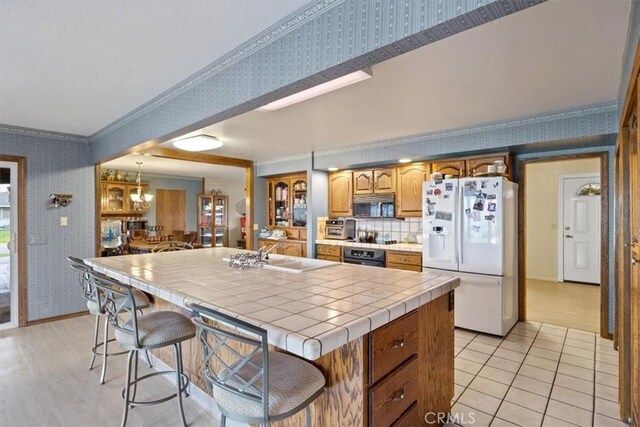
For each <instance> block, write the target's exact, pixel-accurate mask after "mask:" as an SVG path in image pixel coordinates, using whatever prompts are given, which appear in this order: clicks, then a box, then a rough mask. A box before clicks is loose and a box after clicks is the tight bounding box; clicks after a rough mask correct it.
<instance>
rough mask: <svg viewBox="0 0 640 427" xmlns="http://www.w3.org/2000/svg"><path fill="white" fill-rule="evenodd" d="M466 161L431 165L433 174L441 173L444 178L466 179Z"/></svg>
mask: <svg viewBox="0 0 640 427" xmlns="http://www.w3.org/2000/svg"><path fill="white" fill-rule="evenodd" d="M465 163H466V162H465V160H464V159H452V160H438V161H437V162H433V163H431V171H432V172H434V173H435V172H440V173H441V174H442V176H444V175H452V176H453V177H454V178H464V177H465V176H467V169H466V164H465Z"/></svg>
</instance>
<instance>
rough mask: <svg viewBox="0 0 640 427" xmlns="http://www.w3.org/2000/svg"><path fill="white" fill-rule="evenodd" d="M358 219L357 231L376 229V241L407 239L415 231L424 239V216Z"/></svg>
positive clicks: (419, 239)
mask: <svg viewBox="0 0 640 427" xmlns="http://www.w3.org/2000/svg"><path fill="white" fill-rule="evenodd" d="M355 220H356V233H357V232H358V231H375V232H376V233H377V234H376V243H384V241H385V240H397V241H398V243H402V242H404V241H405V239H406V237H407V235H408V234H409V233H415V234H416V236H417V238H418V241H422V218H406V219H404V220H402V219H395V218H384V219H383V218H377V219H358V218H355Z"/></svg>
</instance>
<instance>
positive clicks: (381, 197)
mask: <svg viewBox="0 0 640 427" xmlns="http://www.w3.org/2000/svg"><path fill="white" fill-rule="evenodd" d="M395 202H396V200H395V194H366V195H360V194H357V195H355V196H353V216H354V217H360V218H393V217H394V216H395Z"/></svg>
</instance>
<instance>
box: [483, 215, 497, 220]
mask: <svg viewBox="0 0 640 427" xmlns="http://www.w3.org/2000/svg"><path fill="white" fill-rule="evenodd" d="M484 219H486V220H487V221H493V220H494V219H496V216H495V215H485V216H484Z"/></svg>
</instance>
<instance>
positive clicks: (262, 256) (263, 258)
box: [256, 243, 278, 265]
mask: <svg viewBox="0 0 640 427" xmlns="http://www.w3.org/2000/svg"><path fill="white" fill-rule="evenodd" d="M276 246H278V244H277V243H276V244H273V245H271V247H269V248H268V249H267V250H266V251H265V248H266V247H267V246H266V245H265V246H263V247H261V248H260V249H258V259H257V260H256V264H261V265H262V264H265V263H266V262H267V261H268V260H269V252H271V251H272V250H274V249H275V248H276Z"/></svg>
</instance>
